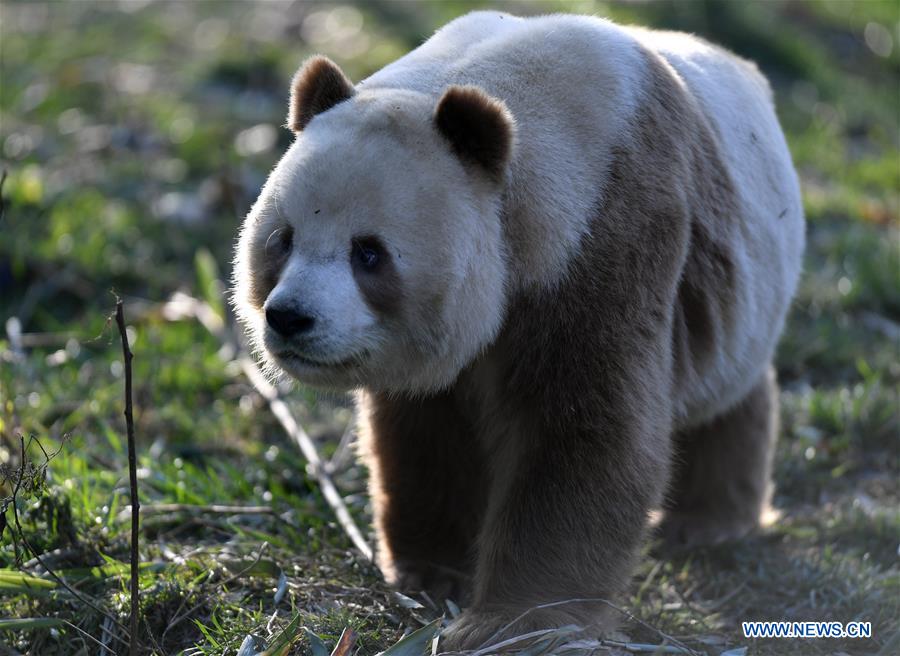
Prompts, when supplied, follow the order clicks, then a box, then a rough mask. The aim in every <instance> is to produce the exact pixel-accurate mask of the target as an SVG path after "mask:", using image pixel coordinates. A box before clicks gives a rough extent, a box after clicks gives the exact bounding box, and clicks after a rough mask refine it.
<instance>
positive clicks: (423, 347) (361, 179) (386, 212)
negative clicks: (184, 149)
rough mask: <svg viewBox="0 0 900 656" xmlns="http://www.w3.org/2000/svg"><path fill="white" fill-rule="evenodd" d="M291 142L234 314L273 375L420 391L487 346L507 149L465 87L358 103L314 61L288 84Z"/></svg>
mask: <svg viewBox="0 0 900 656" xmlns="http://www.w3.org/2000/svg"><path fill="white" fill-rule="evenodd" d="M288 127H289V128H290V129H291V130H293V131H294V132H295V133H296V140H295V141H294V143H293V145H292V146H291V147H290V149H289V150H288V151H287V153H286V154H285V155H284V157H283V158H282V160H281V161H280V162H279V164H278V165H277V166H276V168H275V170H274V171H273V172H272V174H271V176H270V177H269V179H268V181H267V182H266V184H265V186H264V187H263V190H262V192H261V194H260V197H259V199H258V200H257V202H256V203H255V204H254V207H253V209H252V210H251V211H250V213H249V215H248V216H247V218H246V220H245V222H244V225H243V227H242V230H241V234H240V240H239V243H238V248H237V256H236V261H235V268H234V280H233V304H234V307H235V309H236V312H237V315H238V317H239V319H240V320H241V322H242V324H243V325H244V327H245V329H246V331H247V334H248V336H249V338H250V341H251V343H252V345H253V346H254V348H255V349H256V350H257V352H258V353H260V355H261V356H262V357H263V359H264V360H265V361H266V363H267V364H268V365H269V366H270V369H271V370H272V371H273V372H277V371H282V372H286V373H287V374H289V375H291V376H293V377H294V378H296V379H298V380H300V381H302V382H304V383H307V384H310V385H313V386H317V387H325V388H332V389H351V388H355V387H363V386H364V387H368V388H370V389H376V390H383V391H390V392H408V393H426V392H429V391H435V390H438V389H441V388H444V387H447V386H449V385H450V384H451V383H452V382H453V381H454V380H455V378H456V377H457V376H458V374H459V372H460V371H461V370H462V368H463V367H465V366H466V365H467V364H468V363H469V362H471V361H472V360H473V359H474V358H475V357H476V356H477V355H478V354H479V352H480V351H482V350H483V349H484V348H485V347H486V346H487V345H488V344H489V343H490V342H491V341H492V340H493V339H494V337H495V336H496V334H497V332H498V330H499V328H500V325H501V323H502V320H503V314H504V308H505V305H506V282H507V265H506V253H505V246H504V241H503V227H502V225H501V216H500V208H501V195H502V193H503V189H504V186H505V179H506V177H507V170H508V166H509V160H510V157H511V154H512V149H513V142H514V138H515V125H514V122H513V119H512V116H511V115H510V114H509V112H508V111H507V109H506V107H505V105H504V104H503V103H502V102H500V101H498V100H496V99H493V98H491V97H490V96H488V95H487V94H485V93H484V92H483V91H481V90H480V89H477V88H475V87H463V86H451V87H449V88H447V89H445V90H444V92H443V94H442V95H441V96H440V98H439V99H437V100H435V99H434V98H433V97H430V96H428V95H425V94H422V93H418V92H413V91H407V90H400V89H385V88H382V89H365V90H363V89H355V88H354V87H353V85H352V84H351V83H350V82H349V81H348V80H347V78H346V77H345V76H344V74H343V73H342V72H341V70H340V69H339V68H338V67H337V66H336V65H335V64H334V63H332V62H331V61H329V60H328V59H326V58H324V57H315V58H313V59H311V60H309V61H307V62H306V63H305V64H304V65H303V67H301V69H300V71H299V72H298V73H297V75H296V77H295V78H294V82H293V88H292V95H291V103H290V111H289V115H288Z"/></svg>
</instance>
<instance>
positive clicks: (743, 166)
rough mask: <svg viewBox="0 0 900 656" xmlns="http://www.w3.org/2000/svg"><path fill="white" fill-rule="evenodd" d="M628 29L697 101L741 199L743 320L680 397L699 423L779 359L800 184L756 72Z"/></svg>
mask: <svg viewBox="0 0 900 656" xmlns="http://www.w3.org/2000/svg"><path fill="white" fill-rule="evenodd" d="M628 31H629V32H630V33H631V34H633V35H634V36H635V37H636V38H637V39H638V40H639V41H640V42H641V43H642V44H643V45H644V46H646V47H647V48H649V49H651V50H654V51H656V52H657V53H659V54H660V55H662V56H663V57H664V58H665V59H666V60H667V61H668V62H669V64H670V65H671V66H672V69H673V74H674V75H677V76H678V77H679V78H680V79H681V80H682V81H683V83H684V84H685V85H686V86H687V88H688V89H689V90H690V91H691V93H692V95H693V96H694V98H695V99H696V100H697V101H698V103H699V105H700V107H701V108H702V109H703V111H704V113H705V114H706V116H707V118H709V120H710V121H711V122H712V125H713V128H714V129H715V132H716V134H717V135H718V137H719V147H720V150H721V152H722V154H723V156H724V158H725V162H726V165H727V166H728V170H729V173H730V174H731V176H732V179H733V180H734V182H735V189H736V191H737V193H738V196H739V199H738V202H739V206H740V216H739V217H736V218H737V219H738V223H739V225H740V227H741V230H740V232H739V237H738V243H736V244H732V245H733V246H735V253H736V254H738V256H739V257H738V259H737V261H736V262H735V266H736V279H737V281H738V285H737V289H736V294H735V296H734V298H733V310H732V311H733V313H734V316H736V317H740V319H739V320H738V321H737V322H736V323H735V325H734V327H733V328H734V329H733V331H732V332H730V333H729V334H726V336H725V341H724V343H723V348H721V349H719V351H718V353H717V357H716V359H715V362H714V363H713V364H712V365H710V366H708V367H707V368H706V369H704V370H702V371H697V372H696V375H695V377H694V381H693V383H694V384H691V385H687V386H685V387H684V389H682V390H681V392H682V393H683V394H684V396H683V397H682V398H680V399H678V404H677V405H678V406H679V414H681V416H682V418H683V419H682V420H683V421H687V423H689V424H691V423H694V424H696V423H700V422H703V421H705V420H707V419H710V418H712V417H713V416H715V415H717V414H719V413H720V412H722V411H724V410H726V409H728V408H729V407H730V406H732V405H734V404H735V403H737V402H738V401H740V400H741V399H742V398H743V397H744V396H745V395H746V394H747V392H748V391H749V390H750V388H751V387H753V385H755V384H756V382H757V381H758V380H759V379H760V376H762V374H763V372H764V370H765V367H766V366H767V363H768V362H769V361H770V360H771V358H772V355H773V352H774V350H775V346H776V343H777V340H778V337H779V335H780V334H781V329H782V326H783V324H784V318H785V315H786V313H787V310H788V307H789V305H790V302H791V299H792V298H793V296H794V291H795V289H796V286H797V281H798V278H799V276H800V270H801V267H802V262H803V258H802V254H803V248H804V241H805V238H804V221H803V204H802V200H801V197H800V185H799V181H798V179H797V174H796V172H795V170H794V167H793V164H792V163H791V155H790V152H789V151H788V148H787V144H786V143H785V140H784V135H783V133H782V131H781V128H780V127H779V125H778V119H777V118H776V116H775V111H774V107H773V104H772V92H771V90H770V88H769V85H768V83H767V82H766V80H765V78H764V77H763V76H762V75H761V74H760V73H759V71H758V70H757V68H756V66H754V65H753V64H751V63H750V62H747V61H745V60H743V59H739V58H737V57H735V56H734V55H732V54H730V53H728V52H727V51H725V50H723V49H721V48H719V47H717V46H714V45H711V44H709V43H707V42H706V41H703V40H701V39H697V38H695V37H693V36H690V35H688V34H682V33H678V32H654V31H650V30H644V29H634V28H630V29H629V30H628ZM710 284H715V281H710Z"/></svg>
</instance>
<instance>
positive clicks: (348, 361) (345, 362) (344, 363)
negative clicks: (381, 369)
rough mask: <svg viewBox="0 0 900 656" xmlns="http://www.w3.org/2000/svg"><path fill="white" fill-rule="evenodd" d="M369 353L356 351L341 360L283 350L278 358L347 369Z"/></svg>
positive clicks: (316, 365)
mask: <svg viewBox="0 0 900 656" xmlns="http://www.w3.org/2000/svg"><path fill="white" fill-rule="evenodd" d="M368 355H369V352H368V351H361V352H360V353H355V354H353V355H351V356H350V357H347V358H343V359H341V360H316V359H313V358H309V357H307V356H305V355H300V354H299V353H296V352H294V351H281V352H280V353H277V354H276V356H277V357H278V359H279V360H282V361H284V362H288V363H296V364H299V365H301V366H304V367H311V368H316V369H347V368H350V367H353V366H355V365H358V364H359V363H360V362H361V361H362V360H363V359H364V358H365V357H367V356H368Z"/></svg>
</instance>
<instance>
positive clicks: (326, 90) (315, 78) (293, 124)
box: [287, 55, 356, 132]
mask: <svg viewBox="0 0 900 656" xmlns="http://www.w3.org/2000/svg"><path fill="white" fill-rule="evenodd" d="M354 93H356V92H355V91H354V89H353V84H352V83H351V82H350V80H348V79H347V78H346V77H345V76H344V73H343V71H341V69H340V68H338V66H337V64H335V63H334V62H333V61H331V60H330V59H328V57H323V56H321V55H317V56H315V57H311V58H310V59H308V60H306V62H304V64H303V66H301V67H300V70H299V71H297V74H296V75H295V76H294V80H293V82H292V83H291V105H290V109H289V110H288V119H287V126H288V127H289V128H290V129H291V130H293V131H294V132H300V131H302V130H303V128H305V127H306V126H307V124H308V123H309V122H310V121H311V120H313V118H314V117H315V116H316V115H317V114H321V113H322V112H324V111H327V110H329V109H331V108H332V107H334V106H335V105H337V104H338V103H340V102H343V101H344V100H347V99H349V98H352V97H353V94H354Z"/></svg>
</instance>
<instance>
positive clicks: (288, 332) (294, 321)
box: [266, 307, 316, 337]
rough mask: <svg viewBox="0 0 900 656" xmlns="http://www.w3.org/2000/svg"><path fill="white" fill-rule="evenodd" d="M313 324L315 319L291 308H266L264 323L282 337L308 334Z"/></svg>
mask: <svg viewBox="0 0 900 656" xmlns="http://www.w3.org/2000/svg"><path fill="white" fill-rule="evenodd" d="M315 322H316V320H315V318H313V317H311V316H309V315H306V314H302V313H301V312H298V311H297V310H294V309H292V308H283V307H269V308H266V323H268V324H269V325H270V326H271V327H272V330H274V331H275V332H276V333H278V334H279V335H281V336H282V337H293V336H295V335H298V334H300V333H305V332H309V330H310V329H311V328H312V327H313V324H314V323H315Z"/></svg>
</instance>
